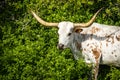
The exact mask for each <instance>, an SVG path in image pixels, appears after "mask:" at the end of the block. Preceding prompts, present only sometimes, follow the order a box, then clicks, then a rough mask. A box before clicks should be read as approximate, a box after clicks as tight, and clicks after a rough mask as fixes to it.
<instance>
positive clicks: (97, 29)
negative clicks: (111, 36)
mask: <svg viewBox="0 0 120 80" xmlns="http://www.w3.org/2000/svg"><path fill="white" fill-rule="evenodd" d="M98 31H100V28H97V27H92V33H96V32H98Z"/></svg>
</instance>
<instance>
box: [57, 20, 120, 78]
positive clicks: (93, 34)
mask: <svg viewBox="0 0 120 80" xmlns="http://www.w3.org/2000/svg"><path fill="white" fill-rule="evenodd" d="M58 28H59V30H58V34H59V44H63V45H64V48H70V49H71V51H72V52H73V55H74V57H75V59H77V60H78V59H79V58H80V57H81V56H82V57H84V60H85V62H86V63H92V64H93V65H97V64H107V65H114V66H118V67H120V40H118V39H120V27H117V26H109V25H104V24H99V23H93V24H92V25H91V26H89V27H88V28H82V29H83V31H82V32H80V33H76V32H74V30H73V29H74V25H73V23H72V22H61V23H59V25H58ZM68 33H72V34H71V35H70V36H68ZM116 37H117V38H118V39H117V38H116ZM76 43H80V44H81V45H80V46H81V47H80V49H78V47H77V46H76ZM80 51H81V52H82V53H80ZM94 53H96V54H97V53H99V57H98V58H95V55H94ZM96 56H97V55H96ZM97 69H98V68H96V70H97ZM97 74H98V72H97V73H96V74H95V79H97Z"/></svg>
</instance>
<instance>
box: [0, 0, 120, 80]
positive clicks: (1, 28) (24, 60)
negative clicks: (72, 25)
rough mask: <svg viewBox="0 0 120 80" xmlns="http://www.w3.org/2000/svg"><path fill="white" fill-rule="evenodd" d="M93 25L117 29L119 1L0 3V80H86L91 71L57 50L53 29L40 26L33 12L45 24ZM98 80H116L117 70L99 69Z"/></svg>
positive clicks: (22, 0) (26, 0)
mask: <svg viewBox="0 0 120 80" xmlns="http://www.w3.org/2000/svg"><path fill="white" fill-rule="evenodd" d="M102 7H104V10H102V12H100V14H99V15H98V16H97V19H96V22H98V23H102V24H109V25H116V26H120V0H2V1H0V80H87V79H88V77H89V76H90V70H91V69H90V68H89V67H88V66H87V65H86V64H85V63H84V62H83V60H82V59H81V60H78V61H76V60H74V57H73V55H72V53H71V51H70V50H69V49H66V50H64V51H60V50H58V49H57V47H56V46H57V42H58V35H57V29H56V28H47V27H44V26H43V25H41V24H39V23H38V22H37V21H36V20H35V18H33V16H32V15H31V13H30V10H31V9H32V10H34V11H35V12H36V13H37V14H38V15H39V16H40V17H41V18H43V19H44V20H46V21H48V22H60V21H72V22H87V21H89V20H90V18H91V17H92V16H93V14H94V13H95V12H96V11H97V10H98V9H100V8H102ZM99 71H100V72H99V76H98V80H119V79H120V68H116V67H112V66H100V70H99Z"/></svg>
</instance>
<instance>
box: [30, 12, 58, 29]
mask: <svg viewBox="0 0 120 80" xmlns="http://www.w3.org/2000/svg"><path fill="white" fill-rule="evenodd" d="M31 13H32V14H33V16H34V17H35V18H36V19H37V21H38V22H39V23H41V24H42V25H45V26H52V27H57V26H58V23H52V22H46V21H44V20H43V19H41V18H40V17H39V16H38V15H37V14H35V12H33V11H32V10H31Z"/></svg>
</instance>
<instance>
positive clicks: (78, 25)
mask: <svg viewBox="0 0 120 80" xmlns="http://www.w3.org/2000/svg"><path fill="white" fill-rule="evenodd" d="M102 9H103V8H101V9H99V10H98V11H97V12H96V13H95V14H94V16H93V17H92V18H91V20H90V21H89V22H87V23H74V26H75V27H81V28H83V27H89V26H90V25H91V24H92V23H93V22H94V21H95V18H96V16H97V15H98V13H99V12H100V11H101V10H102Z"/></svg>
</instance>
